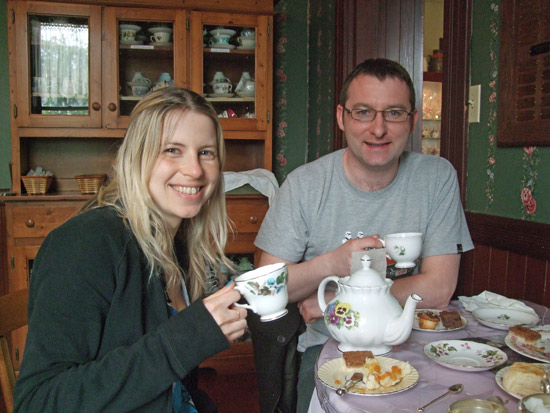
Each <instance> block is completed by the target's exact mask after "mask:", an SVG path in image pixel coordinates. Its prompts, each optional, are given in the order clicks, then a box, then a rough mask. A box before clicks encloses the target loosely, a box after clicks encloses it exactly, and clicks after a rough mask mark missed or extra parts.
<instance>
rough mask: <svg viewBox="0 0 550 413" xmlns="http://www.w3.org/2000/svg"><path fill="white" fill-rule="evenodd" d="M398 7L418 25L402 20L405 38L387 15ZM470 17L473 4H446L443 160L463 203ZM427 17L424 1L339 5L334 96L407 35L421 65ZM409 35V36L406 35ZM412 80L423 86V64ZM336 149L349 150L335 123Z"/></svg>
mask: <svg viewBox="0 0 550 413" xmlns="http://www.w3.org/2000/svg"><path fill="white" fill-rule="evenodd" d="M395 7H397V8H399V10H403V9H404V8H407V7H408V8H412V9H413V10H414V20H415V23H414V24H413V25H410V23H408V24H405V23H406V22H409V21H410V17H411V16H410V14H409V15H407V14H406V13H401V14H400V16H401V17H400V21H401V24H400V25H399V30H400V31H401V35H400V36H398V35H396V34H395V32H396V30H395V27H396V25H395V24H394V23H395V22H394V21H392V20H393V19H394V18H395V17H394V16H395V14H394V13H389V12H388V10H390V8H394V10H395ZM471 14H472V0H444V18H443V27H444V29H443V54H444V56H445V57H444V59H443V99H442V122H441V136H442V138H441V156H442V157H444V158H446V159H448V160H449V161H450V162H451V163H452V164H453V166H454V167H455V169H456V170H457V174H458V182H459V188H460V195H461V198H462V201H463V202H464V199H465V198H464V197H465V194H466V172H467V158H468V112H467V101H468V94H469V83H470V37H471V20H472V17H471ZM423 16H424V1H423V0H399V1H396V0H343V1H337V2H336V10H335V21H336V30H335V37H336V38H335V68H334V73H335V76H334V79H335V84H334V90H335V91H336V93H337V96H338V94H339V92H340V90H341V88H342V84H343V83H344V80H345V78H346V76H347V74H348V73H349V72H350V71H351V70H352V69H353V68H354V67H355V65H356V64H357V63H359V62H360V61H362V60H363V59H366V58H374V57H389V58H393V56H394V55H395V54H394V53H393V52H392V50H393V49H394V48H399V47H400V44H399V43H398V42H399V41H400V40H399V39H400V38H403V37H405V35H406V36H412V37H413V44H414V52H413V54H414V56H413V59H412V60H413V61H414V62H417V61H418V60H419V59H420V62H421V61H422V55H423V50H422V49H423V29H422V27H423V25H422V23H423ZM390 23H391V25H390ZM411 27H412V31H411ZM390 28H391V31H390V32H388V33H393V35H392V36H389V35H386V30H389V29H390ZM419 28H420V32H419ZM406 30H409V31H408V32H406ZM359 34H360V36H359ZM358 38H359V39H361V41H360V42H359V41H357V39H358ZM394 39H395V40H394ZM398 55H399V56H400V61H401V56H402V53H401V52H400V53H399V54H398ZM404 65H405V64H404ZM409 70H410V69H409ZM411 77H412V78H413V82H414V83H415V84H418V83H419V82H421V81H422V65H421V64H420V65H418V64H413V66H412V73H411ZM418 94H419V90H417V96H418ZM420 96H421V93H420ZM417 100H418V99H417ZM337 104H338V98H336V99H335V110H336V105H337ZM413 139H414V137H413ZM333 144H334V150H337V149H341V148H343V147H345V146H346V144H345V140H344V137H343V134H342V132H341V131H340V129H339V128H338V124H337V123H336V122H335V126H334V142H333ZM416 146H418V145H414V144H413V147H416Z"/></svg>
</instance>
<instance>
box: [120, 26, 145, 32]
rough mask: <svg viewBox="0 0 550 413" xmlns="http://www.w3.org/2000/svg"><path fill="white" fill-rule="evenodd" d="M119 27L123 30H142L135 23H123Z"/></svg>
mask: <svg viewBox="0 0 550 413" xmlns="http://www.w3.org/2000/svg"><path fill="white" fill-rule="evenodd" d="M119 27H120V29H121V30H134V31H136V32H139V31H140V30H141V27H140V26H137V25H135V24H121V25H120V26H119Z"/></svg>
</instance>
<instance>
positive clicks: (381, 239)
mask: <svg viewBox="0 0 550 413" xmlns="http://www.w3.org/2000/svg"><path fill="white" fill-rule="evenodd" d="M378 241H380V242H381V243H382V246H383V247H384V248H386V241H384V239H383V238H378ZM386 258H389V259H390V260H391V259H392V257H390V254H388V252H387V251H386Z"/></svg>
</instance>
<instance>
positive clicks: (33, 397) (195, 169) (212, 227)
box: [14, 88, 246, 412]
mask: <svg viewBox="0 0 550 413" xmlns="http://www.w3.org/2000/svg"><path fill="white" fill-rule="evenodd" d="M224 159H225V149H224V142H223V136H222V132H221V128H220V125H219V123H218V120H217V117H216V113H215V112H214V110H213V109H212V107H211V106H210V104H209V103H208V102H206V100H205V99H204V98H203V97H202V96H200V95H198V94H196V93H194V92H191V91H187V90H183V89H175V88H163V89H159V90H158V91H155V92H152V93H150V94H148V95H147V96H146V97H145V98H144V99H143V100H141V101H140V102H139V103H138V104H137V105H136V107H135V109H134V111H133V113H132V118H131V121H130V125H129V127H128V131H127V133H126V136H125V139H124V142H123V143H122V145H121V147H120V150H119V152H118V155H117V158H116V160H115V165H114V175H113V179H112V181H111V182H110V183H109V184H108V185H107V186H106V187H102V188H101V189H100V192H99V193H98V195H97V197H96V198H95V199H93V200H92V202H91V203H90V204H89V205H87V206H86V207H85V208H84V209H83V211H82V212H81V213H80V214H79V215H78V216H76V217H74V218H72V219H70V220H69V221H67V222H66V223H65V224H64V225H62V226H61V227H59V228H57V229H56V230H54V231H52V232H51V233H50V234H49V235H48V237H47V238H46V240H45V241H44V243H43V244H42V247H41V248H40V251H39V252H38V255H37V256H36V259H35V262H34V267H33V277H32V279H31V286H30V294H29V303H30V307H29V308H30V311H29V331H28V336H27V345H26V348H25V354H24V359H23V363H22V366H21V373H20V376H19V379H18V381H17V384H16V387H15V392H14V396H15V397H14V398H15V410H16V411H18V410H23V411H38V410H39V411H48V412H50V411H51V412H55V411H60V410H63V411H89V410H94V411H95V410H112V411H134V410H147V411H174V412H180V411H185V412H197V411H199V412H213V411H216V407H215V405H214V403H213V402H212V400H211V399H210V398H209V397H208V396H207V395H206V393H204V392H202V391H201V390H199V388H198V385H197V383H198V366H199V364H200V363H201V362H202V361H204V360H206V359H207V358H209V357H211V356H213V355H214V354H216V353H218V352H220V351H222V350H224V349H227V348H228V347H229V343H230V342H232V341H234V340H235V339H237V338H238V337H240V336H241V335H242V334H243V333H244V330H245V327H246V310H244V309H242V308H238V307H235V306H234V303H235V302H237V301H238V300H239V299H240V298H241V295H240V293H239V292H238V291H237V290H235V289H234V286H233V285H232V284H227V285H226V286H225V287H224V288H222V289H220V290H219V291H217V292H215V293H213V294H212V295H210V296H208V297H206V298H204V295H205V293H204V288H205V285H207V284H209V283H211V281H212V280H211V278H213V277H218V275H217V274H219V279H218V280H217V282H218V283H220V282H221V283H223V282H224V281H225V280H223V279H222V277H223V275H222V272H221V271H220V270H219V267H220V265H221V264H224V265H225V266H227V267H228V268H232V264H231V263H230V262H229V261H228V260H227V259H226V258H225V256H224V253H223V250H224V246H225V241H226V236H227V223H226V222H227V217H226V212H225V196H224V191H223V184H222V181H221V176H222V174H221V170H222V167H223V162H224ZM222 285H223V284H222ZM150 377H154V380H148V378H150ZM96 383H97V384H96ZM99 383H101V384H99ZM136 389H138V390H139V391H136Z"/></svg>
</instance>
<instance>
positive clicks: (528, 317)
mask: <svg viewBox="0 0 550 413" xmlns="http://www.w3.org/2000/svg"><path fill="white" fill-rule="evenodd" d="M472 315H473V316H474V318H475V319H476V320H477V321H479V322H480V323H481V324H483V325H486V326H487V327H491V328H496V329H499V330H508V329H509V328H510V327H512V326H515V325H517V324H527V325H532V324H537V323H538V322H539V317H538V316H537V315H535V314H532V313H529V312H527V311H521V310H515V309H511V308H476V309H475V310H474V311H472Z"/></svg>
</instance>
